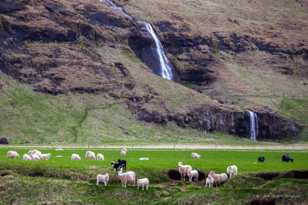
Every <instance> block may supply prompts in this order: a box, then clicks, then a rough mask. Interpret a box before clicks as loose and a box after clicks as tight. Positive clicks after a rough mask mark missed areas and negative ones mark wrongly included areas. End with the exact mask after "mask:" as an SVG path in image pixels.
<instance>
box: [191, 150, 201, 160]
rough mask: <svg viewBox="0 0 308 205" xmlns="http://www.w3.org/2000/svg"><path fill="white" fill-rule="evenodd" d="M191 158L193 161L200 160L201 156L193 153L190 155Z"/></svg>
mask: <svg viewBox="0 0 308 205" xmlns="http://www.w3.org/2000/svg"><path fill="white" fill-rule="evenodd" d="M191 157H192V158H193V159H200V157H201V155H200V154H198V153H195V152H193V153H191Z"/></svg>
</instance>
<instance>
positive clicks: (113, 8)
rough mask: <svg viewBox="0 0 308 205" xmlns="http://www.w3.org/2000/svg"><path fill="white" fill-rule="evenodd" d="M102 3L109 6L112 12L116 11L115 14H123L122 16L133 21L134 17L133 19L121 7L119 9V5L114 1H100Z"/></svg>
mask: <svg viewBox="0 0 308 205" xmlns="http://www.w3.org/2000/svg"><path fill="white" fill-rule="evenodd" d="M99 1H100V2H104V3H105V4H106V5H107V6H109V7H111V8H112V10H114V11H115V12H117V13H119V14H121V15H122V16H124V17H126V18H128V19H130V20H133V17H131V16H130V15H128V14H127V13H126V12H125V11H124V10H123V9H122V8H121V7H119V6H118V5H116V4H115V3H114V2H113V1H112V0H99Z"/></svg>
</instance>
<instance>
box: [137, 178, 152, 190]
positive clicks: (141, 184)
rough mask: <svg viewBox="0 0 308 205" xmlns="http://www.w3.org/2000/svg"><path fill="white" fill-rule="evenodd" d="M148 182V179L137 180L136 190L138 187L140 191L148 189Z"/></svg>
mask: <svg viewBox="0 0 308 205" xmlns="http://www.w3.org/2000/svg"><path fill="white" fill-rule="evenodd" d="M149 185H150V180H149V179H148V178H142V179H138V180H137V189H138V190H139V187H141V188H142V190H144V189H146V190H148V189H149Z"/></svg>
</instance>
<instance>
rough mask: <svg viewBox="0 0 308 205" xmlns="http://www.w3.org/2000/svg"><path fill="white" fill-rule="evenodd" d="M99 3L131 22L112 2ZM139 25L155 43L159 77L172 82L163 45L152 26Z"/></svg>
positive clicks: (170, 67)
mask: <svg viewBox="0 0 308 205" xmlns="http://www.w3.org/2000/svg"><path fill="white" fill-rule="evenodd" d="M100 1H101V2H105V4H107V5H108V6H110V7H111V8H112V9H113V10H114V11H117V12H119V13H120V14H121V15H123V16H125V17H127V18H129V19H130V20H133V17H131V16H130V15H128V14H127V13H126V12H125V11H124V10H123V9H122V8H121V7H119V6H117V5H116V4H115V3H114V2H113V1H112V0H100ZM141 24H142V25H143V26H144V28H145V29H146V32H147V33H148V34H149V35H150V36H151V38H152V39H153V41H154V42H155V54H156V56H157V58H158V61H159V66H160V68H159V70H160V76H162V77H163V78H164V79H167V80H173V72H172V70H173V69H172V66H171V64H170V62H169V60H168V58H167V56H166V54H165V51H164V48H163V45H162V43H161V42H160V40H159V38H158V36H157V35H156V33H155V31H154V29H153V27H152V25H151V24H149V23H147V22H142V23H141Z"/></svg>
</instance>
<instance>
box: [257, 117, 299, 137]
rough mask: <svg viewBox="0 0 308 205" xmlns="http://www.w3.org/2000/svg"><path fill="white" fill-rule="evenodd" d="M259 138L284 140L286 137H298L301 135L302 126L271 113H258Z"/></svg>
mask: <svg viewBox="0 0 308 205" xmlns="http://www.w3.org/2000/svg"><path fill="white" fill-rule="evenodd" d="M257 114H258V136H257V138H259V139H260V138H261V139H264V138H268V137H270V138H272V139H282V138H285V137H286V136H288V137H293V138H294V137H297V136H298V134H299V133H300V130H301V128H300V126H299V125H297V124H296V123H294V122H292V121H290V120H287V119H286V118H283V117H281V116H278V115H276V114H274V113H270V112H258V113H257Z"/></svg>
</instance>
